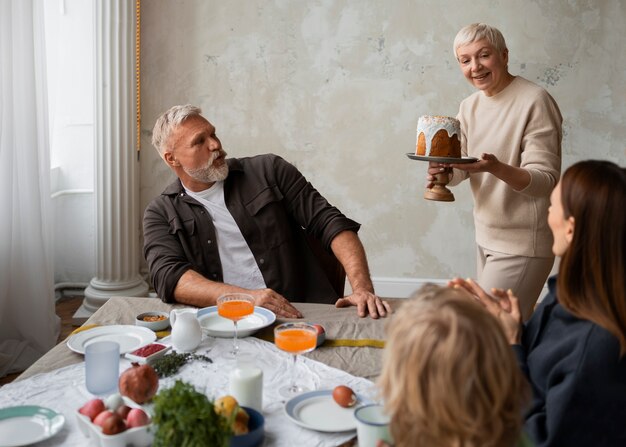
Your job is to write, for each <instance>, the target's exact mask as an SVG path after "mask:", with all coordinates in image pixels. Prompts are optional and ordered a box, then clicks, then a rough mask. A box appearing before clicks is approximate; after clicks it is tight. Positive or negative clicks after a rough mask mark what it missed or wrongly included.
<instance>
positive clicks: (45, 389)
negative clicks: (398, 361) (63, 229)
mask: <svg viewBox="0 0 626 447" xmlns="http://www.w3.org/2000/svg"><path fill="white" fill-rule="evenodd" d="M239 345H240V348H241V352H240V355H241V356H243V357H247V358H253V359H254V362H255V364H256V366H258V367H260V368H261V369H262V370H263V415H264V416H265V443H264V446H294V445H302V446H319V447H324V446H337V445H339V444H341V443H343V442H346V441H348V440H349V439H351V438H353V437H354V436H355V432H344V433H336V434H328V433H322V432H317V431H312V430H308V429H305V428H302V427H300V426H298V425H296V424H295V423H294V422H293V421H291V420H290V419H289V418H288V417H287V415H286V414H285V413H284V399H283V398H281V397H280V395H279V394H278V388H279V387H280V386H283V385H284V384H286V383H288V382H289V381H290V380H291V371H292V369H291V368H292V364H293V359H292V357H291V355H289V354H287V353H284V352H282V351H280V350H279V349H277V348H276V347H275V346H274V345H273V344H272V343H268V342H265V341H263V340H259V339H257V338H254V337H247V338H244V339H241V340H239ZM231 349H232V339H219V338H212V337H209V338H207V339H205V340H204V341H203V342H202V344H201V345H200V347H199V348H198V349H197V350H196V353H197V354H206V355H208V356H209V357H210V358H211V359H212V360H213V363H207V362H202V361H194V362H193V363H190V364H187V365H185V366H184V367H183V368H182V369H181V370H180V371H179V372H178V374H176V375H175V376H172V377H169V378H164V379H161V380H160V382H159V387H160V388H168V387H170V386H172V385H173V383H174V381H175V380H176V379H182V380H184V381H185V382H188V383H190V384H192V385H194V387H195V388H196V389H197V390H198V391H200V392H203V393H204V394H206V395H207V396H208V397H209V398H210V399H215V398H217V397H220V396H223V395H225V394H228V375H229V373H230V371H231V370H232V368H233V367H234V361H232V360H226V359H224V358H223V355H224V353H225V352H227V351H229V350H231ZM129 366H130V362H129V361H128V360H126V359H125V358H122V360H121V362H120V371H123V370H125V369H126V368H128V367H129ZM297 376H298V381H299V383H300V384H301V385H304V386H305V387H308V388H309V389H312V390H313V389H332V388H334V387H335V386H337V385H347V386H349V387H351V388H352V389H353V390H354V391H355V392H357V393H359V394H362V395H364V396H366V397H368V398H370V399H372V400H376V397H377V396H376V391H375V388H374V384H373V383H372V382H371V381H369V380H367V379H364V378H360V377H355V376H352V375H350V374H348V373H346V372H344V371H341V370H339V369H335V368H332V367H330V366H327V365H325V364H323V363H320V362H317V361H314V360H311V359H309V358H306V357H305V356H300V357H299V358H298V361H297ZM90 398H92V396H91V395H90V394H89V392H88V391H87V390H86V389H85V385H84V363H78V364H74V365H70V366H67V367H64V368H60V369H57V370H55V371H51V372H49V373H43V374H38V375H35V376H32V377H29V378H27V379H24V380H21V381H17V382H13V383H10V384H7V385H5V386H3V387H1V388H0V408H5V407H10V406H17V405H40V406H43V407H48V408H51V409H53V410H55V411H57V412H59V413H62V414H63V415H65V418H66V421H65V426H64V428H63V429H62V430H61V432H60V433H58V434H57V435H56V436H54V437H53V438H51V439H49V440H47V441H45V442H43V443H41V444H38V445H41V446H58V445H63V446H81V447H82V446H85V445H87V443H88V438H86V437H85V436H83V434H82V433H81V432H80V430H79V428H78V426H77V423H76V416H75V412H76V410H77V409H78V408H79V407H80V406H82V405H83V404H84V403H85V402H86V401H87V400H89V399H90Z"/></svg>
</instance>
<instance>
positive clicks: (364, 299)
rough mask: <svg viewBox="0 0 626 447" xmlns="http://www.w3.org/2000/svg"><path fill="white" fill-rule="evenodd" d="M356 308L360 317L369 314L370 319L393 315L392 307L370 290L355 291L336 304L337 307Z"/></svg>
mask: <svg viewBox="0 0 626 447" xmlns="http://www.w3.org/2000/svg"><path fill="white" fill-rule="evenodd" d="M348 306H356V311H357V313H358V314H359V317H361V318H363V317H365V316H367V315H368V314H369V316H370V317H372V318H374V319H376V318H378V317H386V316H387V314H390V313H392V311H391V306H390V305H389V303H388V302H387V301H383V300H381V299H380V298H378V297H377V296H376V295H374V294H373V293H372V292H369V291H368V290H364V289H361V290H354V291H353V292H352V295H348V296H346V297H344V298H339V299H338V300H337V302H336V303H335V307H348Z"/></svg>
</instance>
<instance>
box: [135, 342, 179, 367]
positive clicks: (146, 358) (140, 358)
mask: <svg viewBox="0 0 626 447" xmlns="http://www.w3.org/2000/svg"><path fill="white" fill-rule="evenodd" d="M152 346H159V347H160V350H158V351H156V352H154V353H152V354H150V355H141V352H142V350H145V349H146V348H148V347H152ZM170 349H172V347H171V346H166V345H164V344H163V343H156V342H155V343H150V344H149V345H146V346H142V347H141V348H137V349H135V350H134V351H132V352H127V353H126V354H124V357H126V358H127V359H128V360H130V361H131V362H136V363H139V364H143V363H147V364H149V365H150V364H152V363H154V361H155V360H156V359H160V358H161V357H163V356H164V355H165V353H167V352H168V351H169V350H170Z"/></svg>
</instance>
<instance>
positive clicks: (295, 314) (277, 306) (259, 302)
mask: <svg viewBox="0 0 626 447" xmlns="http://www.w3.org/2000/svg"><path fill="white" fill-rule="evenodd" d="M246 293H248V294H250V295H252V296H253V297H254V305H255V306H261V307H265V308H266V309H269V310H271V311H272V312H274V313H275V314H276V316H277V317H283V318H302V314H301V313H300V311H299V310H298V309H296V308H295V307H293V306H292V305H291V303H290V302H289V301H288V300H287V299H286V298H285V297H284V296H282V295H280V294H279V293H277V292H275V291H273V290H272V289H259V290H247V291H246Z"/></svg>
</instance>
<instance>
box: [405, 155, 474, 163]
mask: <svg viewBox="0 0 626 447" xmlns="http://www.w3.org/2000/svg"><path fill="white" fill-rule="evenodd" d="M406 156H407V157H409V158H410V159H411V160H420V161H433V162H435V163H456V164H465V163H475V162H477V161H478V158H476V157H461V158H455V157H427V156H425V155H415V154H406Z"/></svg>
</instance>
